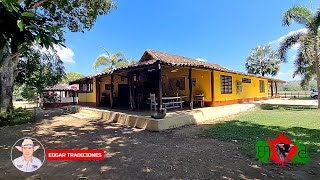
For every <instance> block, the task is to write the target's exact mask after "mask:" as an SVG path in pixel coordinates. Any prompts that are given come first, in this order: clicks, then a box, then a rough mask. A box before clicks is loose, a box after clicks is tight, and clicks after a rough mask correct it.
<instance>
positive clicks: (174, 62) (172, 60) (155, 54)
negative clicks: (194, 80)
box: [139, 49, 228, 70]
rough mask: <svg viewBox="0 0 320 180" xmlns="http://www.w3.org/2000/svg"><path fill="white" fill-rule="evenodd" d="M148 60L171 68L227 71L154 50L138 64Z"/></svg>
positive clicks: (214, 65)
mask: <svg viewBox="0 0 320 180" xmlns="http://www.w3.org/2000/svg"><path fill="white" fill-rule="evenodd" d="M150 59H155V60H160V61H161V63H162V64H166V65H171V66H186V67H200V68H201V67H202V68H209V69H215V70H228V69H227V68H225V67H223V66H220V65H218V64H211V63H208V62H205V61H198V60H196V59H192V58H188V57H183V56H178V55H172V54H168V53H164V52H159V51H155V50H151V49H149V50H147V51H146V52H145V53H144V54H143V56H142V57H141V59H140V61H139V62H145V61H148V60H150Z"/></svg>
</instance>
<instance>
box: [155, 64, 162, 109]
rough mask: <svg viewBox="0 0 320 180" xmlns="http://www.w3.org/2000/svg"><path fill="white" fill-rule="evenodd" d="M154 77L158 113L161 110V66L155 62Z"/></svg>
mask: <svg viewBox="0 0 320 180" xmlns="http://www.w3.org/2000/svg"><path fill="white" fill-rule="evenodd" d="M156 77H157V98H158V100H157V101H158V102H157V103H158V108H157V110H158V112H160V110H161V109H162V75H161V64H160V61H158V62H157V67H156Z"/></svg>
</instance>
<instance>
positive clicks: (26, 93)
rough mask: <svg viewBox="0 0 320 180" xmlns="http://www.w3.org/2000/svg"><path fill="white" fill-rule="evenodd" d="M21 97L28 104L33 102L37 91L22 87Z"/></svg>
mask: <svg viewBox="0 0 320 180" xmlns="http://www.w3.org/2000/svg"><path fill="white" fill-rule="evenodd" d="M21 96H22V97H23V98H24V99H26V100H28V101H30V102H31V101H34V100H35V98H36V97H37V90H36V89H34V88H31V87H28V86H23V88H22V92H21Z"/></svg>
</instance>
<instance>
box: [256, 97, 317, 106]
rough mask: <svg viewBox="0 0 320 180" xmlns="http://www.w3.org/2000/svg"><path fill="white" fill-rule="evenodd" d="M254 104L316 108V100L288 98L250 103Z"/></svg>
mask: <svg viewBox="0 0 320 180" xmlns="http://www.w3.org/2000/svg"><path fill="white" fill-rule="evenodd" d="M250 103H255V104H273V105H289V106H318V100H312V99H311V100H294V99H293V100H290V99H289V98H280V99H268V100H263V101H256V102H250Z"/></svg>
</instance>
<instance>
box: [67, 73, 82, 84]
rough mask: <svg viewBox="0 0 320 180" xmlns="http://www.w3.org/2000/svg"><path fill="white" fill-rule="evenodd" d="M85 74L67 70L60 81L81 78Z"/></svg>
mask: <svg viewBox="0 0 320 180" xmlns="http://www.w3.org/2000/svg"><path fill="white" fill-rule="evenodd" d="M84 77H85V75H83V74H80V73H76V72H68V73H67V74H66V75H65V76H64V78H63V79H62V83H68V82H71V81H75V80H77V79H81V78H84Z"/></svg>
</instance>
